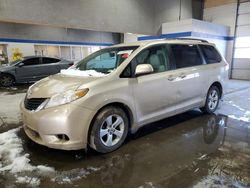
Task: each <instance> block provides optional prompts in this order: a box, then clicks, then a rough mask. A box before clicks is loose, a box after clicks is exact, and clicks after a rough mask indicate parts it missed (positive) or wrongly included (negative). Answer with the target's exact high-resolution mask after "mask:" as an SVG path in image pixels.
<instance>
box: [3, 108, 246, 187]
mask: <svg viewBox="0 0 250 188" xmlns="http://www.w3.org/2000/svg"><path fill="white" fill-rule="evenodd" d="M239 125H242V123H240V122H239V123H238V121H237V120H233V121H232V120H231V119H230V118H227V117H226V116H222V115H218V116H215V115H211V116H206V115H205V116H204V115H202V114H201V113H198V112H197V111H192V112H188V113H185V114H181V115H178V116H175V117H172V118H168V119H165V120H163V121H159V122H156V123H153V124H151V125H148V126H146V127H144V128H142V129H141V130H139V132H138V133H136V134H135V135H133V136H130V137H129V139H128V140H127V142H126V143H125V144H124V145H123V146H122V147H121V148H120V149H119V150H117V151H115V152H112V153H110V154H105V155H101V154H97V153H95V152H93V151H88V153H87V154H86V153H84V151H83V150H79V151H60V150H54V149H49V148H46V147H43V146H40V145H37V144H35V143H34V142H32V141H30V140H29V139H27V137H26V136H25V134H24V133H23V130H22V128H16V129H11V130H9V131H7V132H4V133H0V158H1V160H0V187H13V186H14V187H15V186H17V187H22V186H23V187H27V186H28V187H46V188H47V187H61V186H78V187H119V188H120V187H137V188H138V187H141V188H151V187H175V188H176V187H177V188H178V187H204V186H205V187H206V186H207V187H209V186H210V187H247V186H250V179H249V177H250V176H249V174H250V167H249V164H250V157H249V156H250V149H249V146H250V140H248V139H247V138H249V137H250V130H249V129H248V127H249V125H247V126H239ZM235 130H237V131H235ZM236 154H237V156H236Z"/></svg>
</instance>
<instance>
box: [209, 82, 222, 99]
mask: <svg viewBox="0 0 250 188" xmlns="http://www.w3.org/2000/svg"><path fill="white" fill-rule="evenodd" d="M212 86H215V87H217V88H218V89H219V92H220V98H221V97H222V94H223V92H224V91H223V87H222V84H221V83H220V82H218V81H216V82H213V83H212V84H211V85H210V87H209V89H210V88H211V87H212ZM209 89H208V90H209Z"/></svg>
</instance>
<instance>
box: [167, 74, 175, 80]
mask: <svg viewBox="0 0 250 188" xmlns="http://www.w3.org/2000/svg"><path fill="white" fill-rule="evenodd" d="M175 79H176V77H174V76H172V75H170V76H169V77H168V80H169V81H174V80H175Z"/></svg>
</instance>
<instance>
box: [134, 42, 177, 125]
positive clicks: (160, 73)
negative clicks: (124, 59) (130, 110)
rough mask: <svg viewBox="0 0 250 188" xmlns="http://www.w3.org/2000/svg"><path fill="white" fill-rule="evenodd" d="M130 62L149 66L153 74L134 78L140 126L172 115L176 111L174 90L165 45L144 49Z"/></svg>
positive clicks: (135, 100) (175, 90)
mask: <svg viewBox="0 0 250 188" xmlns="http://www.w3.org/2000/svg"><path fill="white" fill-rule="evenodd" d="M132 61H133V63H135V64H136V65H138V64H151V65H152V67H153V69H154V72H153V73H151V74H148V75H143V76H139V77H137V78H134V79H133V93H134V102H135V107H136V112H137V119H138V123H139V124H146V123H150V122H153V121H155V120H158V119H162V118H165V117H167V116H171V115H172V114H174V112H175V106H174V105H175V103H176V92H177V89H176V87H175V85H174V83H173V80H172V71H171V65H170V63H169V58H168V55H167V49H166V46H165V45H157V46H153V47H149V48H147V49H144V50H143V51H142V52H141V53H139V54H138V55H137V56H136V57H135V58H134V59H133V60H132Z"/></svg>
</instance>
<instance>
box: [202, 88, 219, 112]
mask: <svg viewBox="0 0 250 188" xmlns="http://www.w3.org/2000/svg"><path fill="white" fill-rule="evenodd" d="M219 102H220V91H219V89H218V87H216V86H212V87H210V89H209V90H208V93H207V99H206V104H205V106H204V107H203V108H201V110H202V111H203V112H205V113H208V114H212V113H213V112H214V111H215V110H216V109H217V107H218V105H219Z"/></svg>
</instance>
